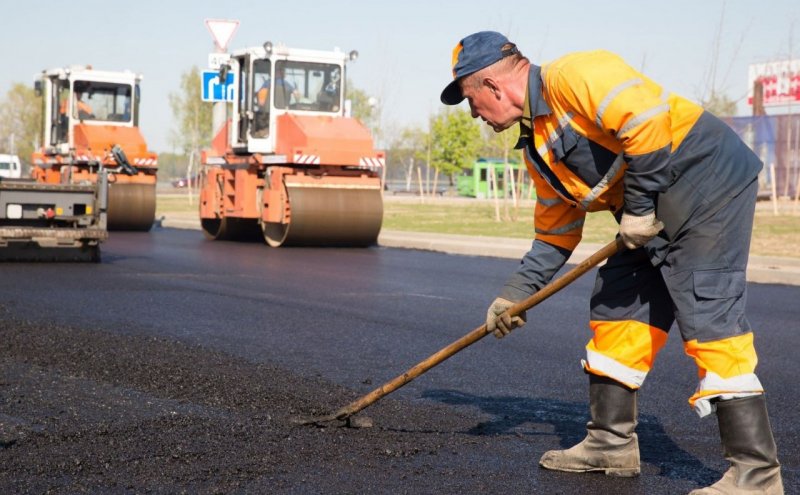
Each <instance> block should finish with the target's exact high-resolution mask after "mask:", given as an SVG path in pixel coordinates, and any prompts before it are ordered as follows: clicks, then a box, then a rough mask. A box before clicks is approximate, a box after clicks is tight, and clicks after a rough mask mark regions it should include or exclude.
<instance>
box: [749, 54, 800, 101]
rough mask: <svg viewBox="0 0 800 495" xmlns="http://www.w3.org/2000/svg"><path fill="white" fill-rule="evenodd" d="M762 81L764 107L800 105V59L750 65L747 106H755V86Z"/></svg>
mask: <svg viewBox="0 0 800 495" xmlns="http://www.w3.org/2000/svg"><path fill="white" fill-rule="evenodd" d="M756 80H761V84H762V87H763V89H764V106H770V105H787V104H790V103H800V59H794V60H781V61H777V62H765V63H761V64H750V66H749V68H748V71H747V88H748V89H747V104H748V105H752V104H753V84H754V83H755V82H756Z"/></svg>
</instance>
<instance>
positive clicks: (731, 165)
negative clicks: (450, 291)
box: [503, 50, 761, 300]
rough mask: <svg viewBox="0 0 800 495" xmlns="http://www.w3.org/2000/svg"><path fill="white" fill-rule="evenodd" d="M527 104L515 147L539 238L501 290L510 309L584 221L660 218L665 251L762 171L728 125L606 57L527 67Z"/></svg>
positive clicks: (558, 262)
mask: <svg viewBox="0 0 800 495" xmlns="http://www.w3.org/2000/svg"><path fill="white" fill-rule="evenodd" d="M528 102H529V104H530V116H531V119H532V129H531V133H532V135H531V136H530V137H523V138H522V139H521V140H520V144H519V145H518V146H523V147H524V151H525V153H524V156H525V162H526V165H527V167H528V171H529V172H530V175H531V177H532V179H533V181H534V184H535V186H536V195H537V200H536V210H535V217H534V227H535V232H536V237H535V241H534V245H533V247H532V250H531V252H530V253H528V255H526V257H525V259H523V266H522V267H520V272H521V273H519V272H518V273H517V274H516V275H515V277H514V278H512V280H510V281H509V283H508V284H507V286H506V289H504V293H503V295H504V297H508V298H511V299H514V300H519V299H520V298H522V297H524V296H525V295H526V294H530V293H532V292H535V291H536V290H537V289H538V288H540V287H541V286H542V285H543V284H544V283H547V281H549V279H550V278H551V277H552V275H553V274H554V273H555V271H557V270H558V268H560V267H561V266H562V265H563V263H564V262H565V261H566V258H567V257H568V255H569V252H570V251H572V250H573V249H574V248H575V246H577V245H578V243H579V242H580V240H581V236H582V232H583V224H584V218H585V215H586V212H590V211H602V210H610V211H611V212H613V213H615V214H619V213H621V211H622V210H623V209H624V210H625V211H626V212H628V213H631V214H633V215H638V216H641V215H645V214H647V213H651V212H653V211H655V212H656V216H657V217H658V218H659V219H660V220H662V221H663V222H664V224H665V230H664V232H663V233H662V239H661V247H662V248H663V247H664V246H665V245H666V243H668V242H669V239H670V238H674V236H675V235H676V234H677V233H678V232H680V230H681V229H683V228H688V227H690V226H691V225H692V222H693V221H695V220H698V219H699V218H701V217H703V216H705V215H707V214H711V213H713V212H714V211H716V210H718V209H719V208H721V207H722V206H724V205H725V204H726V203H727V201H729V200H730V198H732V197H733V196H735V195H736V194H738V193H739V192H740V191H741V190H743V189H744V188H745V187H746V186H747V185H748V184H749V183H750V182H752V180H753V179H754V178H755V177H757V175H758V171H759V170H760V169H761V162H760V161H759V160H758V158H757V157H756V156H755V155H754V154H753V153H752V152H751V151H750V150H749V149H748V148H747V147H746V146H745V145H744V144H743V143H742V141H741V140H740V139H739V138H738V137H737V136H736V134H735V133H734V132H733V131H732V130H731V129H730V128H729V127H728V126H727V125H726V124H725V123H724V122H722V121H720V120H719V119H717V118H716V117H714V116H713V115H711V114H710V113H708V112H705V111H704V110H703V109H702V108H701V107H700V106H699V105H697V104H695V103H692V102H690V101H689V100H687V99H685V98H682V97H680V96H678V95H675V94H671V93H667V92H665V91H663V89H662V88H661V86H659V85H658V84H656V83H654V82H653V81H651V80H650V79H648V78H647V77H646V76H644V75H643V74H641V73H639V72H638V71H636V70H635V69H633V68H632V67H630V66H629V65H627V64H626V63H625V62H624V61H623V60H622V59H621V58H620V57H618V56H617V55H614V54H612V53H609V52H607V51H602V50H598V51H591V52H580V53H574V54H570V55H567V56H565V57H562V58H560V59H558V60H556V61H554V62H552V63H549V64H546V65H544V66H542V67H541V68H540V67H538V66H535V65H531V66H530V74H529V82H528ZM661 254H663V250H662V253H661ZM654 256H660V255H654ZM651 258H652V259H653V260H654V261H655V259H656V258H655V257H651Z"/></svg>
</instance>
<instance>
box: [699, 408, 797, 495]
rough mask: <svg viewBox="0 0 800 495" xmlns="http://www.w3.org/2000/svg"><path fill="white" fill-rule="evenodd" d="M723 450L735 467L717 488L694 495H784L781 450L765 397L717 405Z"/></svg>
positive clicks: (708, 488)
mask: <svg viewBox="0 0 800 495" xmlns="http://www.w3.org/2000/svg"><path fill="white" fill-rule="evenodd" d="M717 421H718V422H719V435H720V437H721V438H722V449H723V453H724V454H725V458H726V459H727V460H728V461H730V463H731V467H730V469H728V470H727V471H726V472H725V474H724V475H723V476H722V479H721V480H719V481H717V482H716V483H714V484H713V485H711V486H709V487H706V488H701V489H700V490H694V491H692V492H691V493H690V495H720V494H726V495H727V494H739V493H741V494H745V493H752V494H755V493H759V494H766V495H783V480H782V479H781V465H780V463H779V462H778V449H777V447H776V446H775V440H774V439H773V437H772V428H770V425H769V417H768V416H767V401H766V399H765V398H764V395H763V394H759V395H754V396H751V397H744V398H741V399H731V400H723V401H719V402H717Z"/></svg>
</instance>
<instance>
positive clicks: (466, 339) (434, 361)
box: [293, 237, 625, 426]
mask: <svg viewBox="0 0 800 495" xmlns="http://www.w3.org/2000/svg"><path fill="white" fill-rule="evenodd" d="M624 249H625V245H624V244H623V243H622V239H621V238H619V237H617V238H616V239H615V240H614V241H612V242H610V243H608V244H606V245H605V246H603V247H602V248H601V249H600V250H599V251H597V252H596V253H594V254H593V255H591V256H589V257H588V258H586V259H585V260H583V261H582V262H581V263H580V264H578V265H577V266H576V267H575V268H573V269H571V270H570V271H568V272H567V273H565V274H564V275H562V276H561V277H559V278H557V279H555V280H553V281H552V282H550V283H549V284H547V285H545V286H544V287H542V288H541V290H539V291H538V292H536V294H533V295H532V296H530V297H528V298H527V299H525V300H523V301H520V302H518V303H516V304H514V305H513V306H511V307H510V308H508V314H509V315H511V316H516V315H518V314H519V313H521V312H523V311H526V310H528V309H531V308H532V307H534V306H536V305H537V304H539V303H540V302H542V301H544V300H545V299H547V298H548V297H550V296H552V295H553V294H555V293H556V292H558V291H560V290H561V289H563V288H564V287H566V286H568V285H569V284H571V283H572V282H574V281H575V279H577V278H578V277H580V276H581V275H583V274H584V273H586V272H588V271H589V270H591V269H592V268H594V267H595V266H597V265H598V264H600V263H602V262H603V261H605V260H606V259H607V258H608V257H610V256H612V255H614V254H616V253H618V252H620V251H622V250H624ZM489 333H490V332H488V331H487V330H486V324H485V323H484V324H483V325H481V326H479V327H478V328H476V329H475V330H473V331H471V332H470V333H468V334H466V335H464V336H463V337H461V338H460V339H458V340H456V341H455V342H453V343H452V344H450V345H448V346H447V347H444V348H443V349H441V350H440V351H439V352H437V353H435V354H433V355H431V356H430V357H429V358H428V359H426V360H424V361H422V362H420V363H418V364H417V365H416V366H414V367H412V368H410V369H409V370H408V371H406V372H405V373H403V374H402V375H399V376H397V377H395V378H394V379H392V380H390V381H388V382H386V383H384V384H383V385H381V386H380V387H378V388H376V389H375V390H373V391H372V392H370V393H368V394H366V395H364V396H362V397H360V398H358V399H356V400H354V401H353V402H351V403H350V404H347V405H346V406H343V407H341V408H339V409H338V410H336V411H335V412H333V413H331V414H328V415H326V416H319V417H306V418H295V419H294V420H293V422H294V423H295V424H300V425H309V424H313V425H318V426H320V425H322V424H323V423H327V422H330V421H337V420H338V421H341V420H346V419H348V418H349V417H350V416H352V415H353V414H355V413H357V412H359V411H361V410H363V409H365V408H366V407H368V406H370V405H372V404H373V403H375V402H377V401H378V400H379V399H381V398H383V397H385V396H387V395H389V394H390V393H392V392H394V391H395V390H397V389H398V388H400V387H402V386H403V385H405V384H407V383H408V382H410V381H411V380H413V379H415V378H417V377H418V376H420V375H421V374H423V373H425V372H426V371H428V370H430V369H431V368H433V367H434V366H437V365H438V364H440V363H441V362H442V361H444V360H445V359H447V358H449V357H451V356H453V355H454V354H456V353H457V352H459V351H461V350H462V349H464V348H466V347H468V346H470V345H472V344H474V343H475V342H477V341H479V340H480V339H482V338H484V337H486V336H487V335H488V334H489Z"/></svg>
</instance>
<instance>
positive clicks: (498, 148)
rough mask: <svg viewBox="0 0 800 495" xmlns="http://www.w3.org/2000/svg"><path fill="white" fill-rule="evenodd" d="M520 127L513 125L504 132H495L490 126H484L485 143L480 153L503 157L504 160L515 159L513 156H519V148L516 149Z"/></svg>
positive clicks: (491, 156) (489, 156) (492, 156)
mask: <svg viewBox="0 0 800 495" xmlns="http://www.w3.org/2000/svg"><path fill="white" fill-rule="evenodd" d="M517 129H518V127H517V126H513V127H511V128H510V129H506V130H505V131H503V132H494V130H493V129H492V128H491V127H489V126H483V128H482V130H483V143H482V146H481V149H480V155H481V156H483V157H486V158H501V159H502V160H503V162H505V163H508V162H509V161H515V160H513V158H512V157H518V156H519V153H520V152H519V150H515V149H514V146H516V144H517V140H518V138H519V134H518V132H517Z"/></svg>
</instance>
